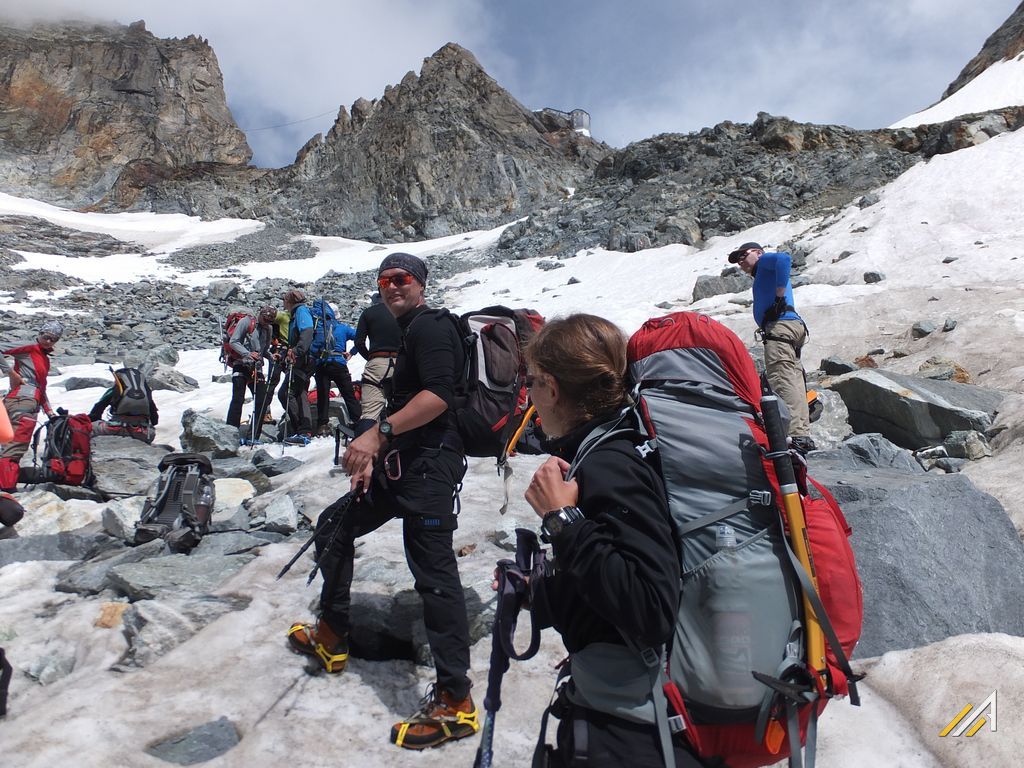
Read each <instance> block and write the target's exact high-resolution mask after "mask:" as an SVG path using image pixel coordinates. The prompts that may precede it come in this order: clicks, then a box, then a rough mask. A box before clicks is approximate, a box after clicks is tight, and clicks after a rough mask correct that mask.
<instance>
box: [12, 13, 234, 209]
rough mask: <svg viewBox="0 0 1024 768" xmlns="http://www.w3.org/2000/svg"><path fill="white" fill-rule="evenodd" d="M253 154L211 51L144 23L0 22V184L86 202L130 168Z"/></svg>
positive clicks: (228, 160)
mask: <svg viewBox="0 0 1024 768" xmlns="http://www.w3.org/2000/svg"><path fill="white" fill-rule="evenodd" d="M251 156H252V152H251V150H250V149H249V145H248V144H247V142H246V139H245V135H244V134H243V133H242V132H241V131H240V130H239V129H238V126H237V125H235V122H234V119H233V118H232V116H231V113H230V111H229V110H228V107H227V102H226V100H225V97H224V83H223V78H222V76H221V71H220V66H219V65H218V63H217V57H216V56H215V55H214V52H213V49H211V48H210V46H209V45H208V44H207V43H206V41H204V40H201V39H199V38H197V37H194V36H189V37H187V38H185V39H183V40H176V39H172V40H162V39H159V38H156V37H154V36H153V35H152V34H150V33H149V32H147V31H146V28H145V24H144V23H143V22H136V23H134V24H131V25H130V26H127V27H125V26H120V25H102V26H101V25H90V24H84V23H82V24H75V23H63V24H59V25H40V26H35V27H31V28H29V29H20V28H17V27H13V26H7V25H0V188H2V189H3V190H4V191H5V192H9V193H12V194H17V195H22V196H28V197H35V198H38V199H41V200H45V201H47V202H51V203H56V204H61V205H70V206H82V205H86V204H88V203H91V202H95V201H96V200H98V199H100V198H101V197H102V196H103V195H104V194H106V193H107V191H109V189H110V187H111V185H112V184H113V183H114V181H115V180H116V179H117V177H118V175H119V174H120V172H121V171H122V169H123V168H124V167H125V166H126V165H127V164H128V163H130V162H131V161H133V160H138V159H139V158H147V159H148V160H150V161H152V162H156V163H159V164H161V165H162V166H165V167H167V168H179V167H182V166H188V165H191V164H193V163H198V162H214V163H220V164H225V165H228V166H232V165H244V164H245V163H247V162H248V161H249V159H250V157H251Z"/></svg>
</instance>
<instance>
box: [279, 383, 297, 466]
mask: <svg viewBox="0 0 1024 768" xmlns="http://www.w3.org/2000/svg"><path fill="white" fill-rule="evenodd" d="M293 370H295V364H294V363H290V364H289V365H288V375H287V376H285V377H284V391H285V398H284V402H285V407H284V434H283V435H282V434H280V433H278V438H277V439H278V440H280V441H281V455H282V456H284V441H285V440H286V439H287V438H288V428H289V427H290V426H291V423H292V417H291V414H289V413H288V411H289V407H290V406H291V402H292V371H293Z"/></svg>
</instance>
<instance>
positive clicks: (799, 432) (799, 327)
mask: <svg viewBox="0 0 1024 768" xmlns="http://www.w3.org/2000/svg"><path fill="white" fill-rule="evenodd" d="M767 335H768V336H771V337H773V340H771V341H766V342H765V344H764V369H765V373H767V375H768V383H769V384H770V385H771V388H772V390H773V391H774V392H775V394H777V395H778V396H779V397H780V398H782V401H783V402H784V403H785V404H786V406H787V407H788V408H789V415H790V421H789V436H790V437H807V436H808V435H809V434H810V428H811V419H810V416H809V414H808V412H807V387H806V385H805V384H804V367H803V364H802V363H801V362H800V351H801V350H802V349H803V346H804V342H805V341H806V340H807V328H806V327H804V324H803V323H801V322H800V321H799V320H779V321H778V322H775V323H772V324H771V325H769V326H768V333H767Z"/></svg>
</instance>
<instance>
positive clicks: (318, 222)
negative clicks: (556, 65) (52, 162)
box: [108, 43, 608, 241]
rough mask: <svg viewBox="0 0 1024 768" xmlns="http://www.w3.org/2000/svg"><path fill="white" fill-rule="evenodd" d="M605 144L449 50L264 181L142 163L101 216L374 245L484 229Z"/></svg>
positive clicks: (545, 192) (249, 172)
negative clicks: (250, 221)
mask: <svg viewBox="0 0 1024 768" xmlns="http://www.w3.org/2000/svg"><path fill="white" fill-rule="evenodd" d="M607 151H608V150H607V148H606V147H604V145H602V144H599V143H597V142H595V141H593V140H592V139H590V138H589V137H588V136H586V135H584V134H582V133H578V132H576V131H575V130H573V128H572V125H571V122H570V121H569V120H568V119H565V118H562V119H559V117H558V116H557V115H556V114H555V113H552V112H545V113H543V114H540V115H538V114H535V113H534V112H531V111H530V110H528V109H527V108H526V107H524V106H523V105H522V104H520V103H519V102H518V101H516V100H515V99H514V98H513V97H512V96H511V95H510V94H509V93H508V92H507V91H506V90H504V89H503V88H502V87H501V86H500V85H498V83H496V82H495V81H494V79H493V78H491V77H490V76H489V75H488V74H487V73H486V72H485V71H484V70H483V68H482V67H481V66H480V64H479V62H478V61H477V60H476V59H475V58H474V57H473V55H472V54H471V53H470V52H469V51H467V50H465V49H464V48H462V47H460V46H458V45H455V44H453V43H449V44H447V45H445V46H444V47H443V48H441V49H440V50H439V51H437V52H436V53H435V54H434V55H433V56H431V57H429V58H427V59H425V60H424V62H423V67H422V69H421V71H420V74H419V75H418V76H417V75H416V74H415V73H413V72H409V73H408V74H407V75H406V76H405V77H404V78H403V79H402V82H401V83H399V84H398V85H395V86H389V87H388V88H386V89H385V91H384V95H383V96H382V97H381V98H380V99H375V100H373V101H369V100H366V99H359V100H357V101H356V102H355V103H354V104H353V105H352V107H351V109H346V108H345V107H342V108H341V109H340V111H339V113H338V118H337V120H336V121H335V123H334V126H333V127H332V128H331V130H330V131H329V132H328V133H327V135H326V136H321V135H319V134H318V135H317V136H314V137H313V138H312V139H310V140H309V141H308V142H307V143H306V145H305V146H304V147H303V148H302V149H301V150H300V151H299V153H298V156H297V157H296V160H295V163H293V164H292V165H290V166H287V167H285V168H281V169H278V170H274V171H259V170H257V169H238V168H223V167H221V166H218V165H214V164H204V165H196V166H193V167H192V168H190V169H185V170H180V171H179V170H169V169H167V168H165V167H164V166H163V165H162V164H160V163H154V162H149V161H140V162H137V163H135V164H133V165H131V166H129V167H128V168H127V169H126V170H125V172H124V173H123V174H122V175H121V177H120V178H119V179H118V182H117V185H116V187H115V189H114V190H113V192H112V194H111V196H110V198H109V200H108V209H110V208H124V207H132V208H140V207H141V208H153V209H155V210H159V211H183V212H185V213H190V214H199V215H202V216H239V217H246V218H249V217H254V218H259V219H262V220H265V221H270V222H273V223H275V224H277V225H279V226H283V227H286V228H288V229H291V230H292V231H296V232H305V233H310V234H317V235H342V236H345V237H353V238H359V239H365V240H371V241H380V240H399V241H402V240H418V239H423V238H434V237H440V236H444V235H449V234H453V233H457V232H462V231H467V230H473V229H482V228H490V227H493V226H495V225H497V224H500V223H503V222H505V221H508V220H509V219H513V218H516V217H517V216H522V215H524V214H525V213H527V212H529V211H530V210H532V209H533V208H535V207H536V206H537V205H541V204H546V203H549V202H550V201H552V200H555V199H558V198H560V197H563V196H564V195H565V194H566V189H567V188H568V187H575V186H576V185H578V184H579V183H580V182H581V181H582V179H583V178H585V177H586V176H589V174H590V172H591V171H592V169H593V168H594V167H595V166H596V165H597V163H598V161H599V160H600V159H601V158H602V157H603V156H604V155H605V154H606V153H607Z"/></svg>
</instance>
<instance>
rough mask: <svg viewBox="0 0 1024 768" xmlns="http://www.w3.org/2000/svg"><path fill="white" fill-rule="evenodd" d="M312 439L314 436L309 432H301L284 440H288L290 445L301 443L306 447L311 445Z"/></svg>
mask: <svg viewBox="0 0 1024 768" xmlns="http://www.w3.org/2000/svg"><path fill="white" fill-rule="evenodd" d="M312 439H313V437H312V435H310V433H309V432H299V433H297V434H294V435H289V436H288V437H286V438H285V439H284V442H286V443H287V444H288V445H300V446H303V447H305V446H307V445H309V442H310V440H312Z"/></svg>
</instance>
